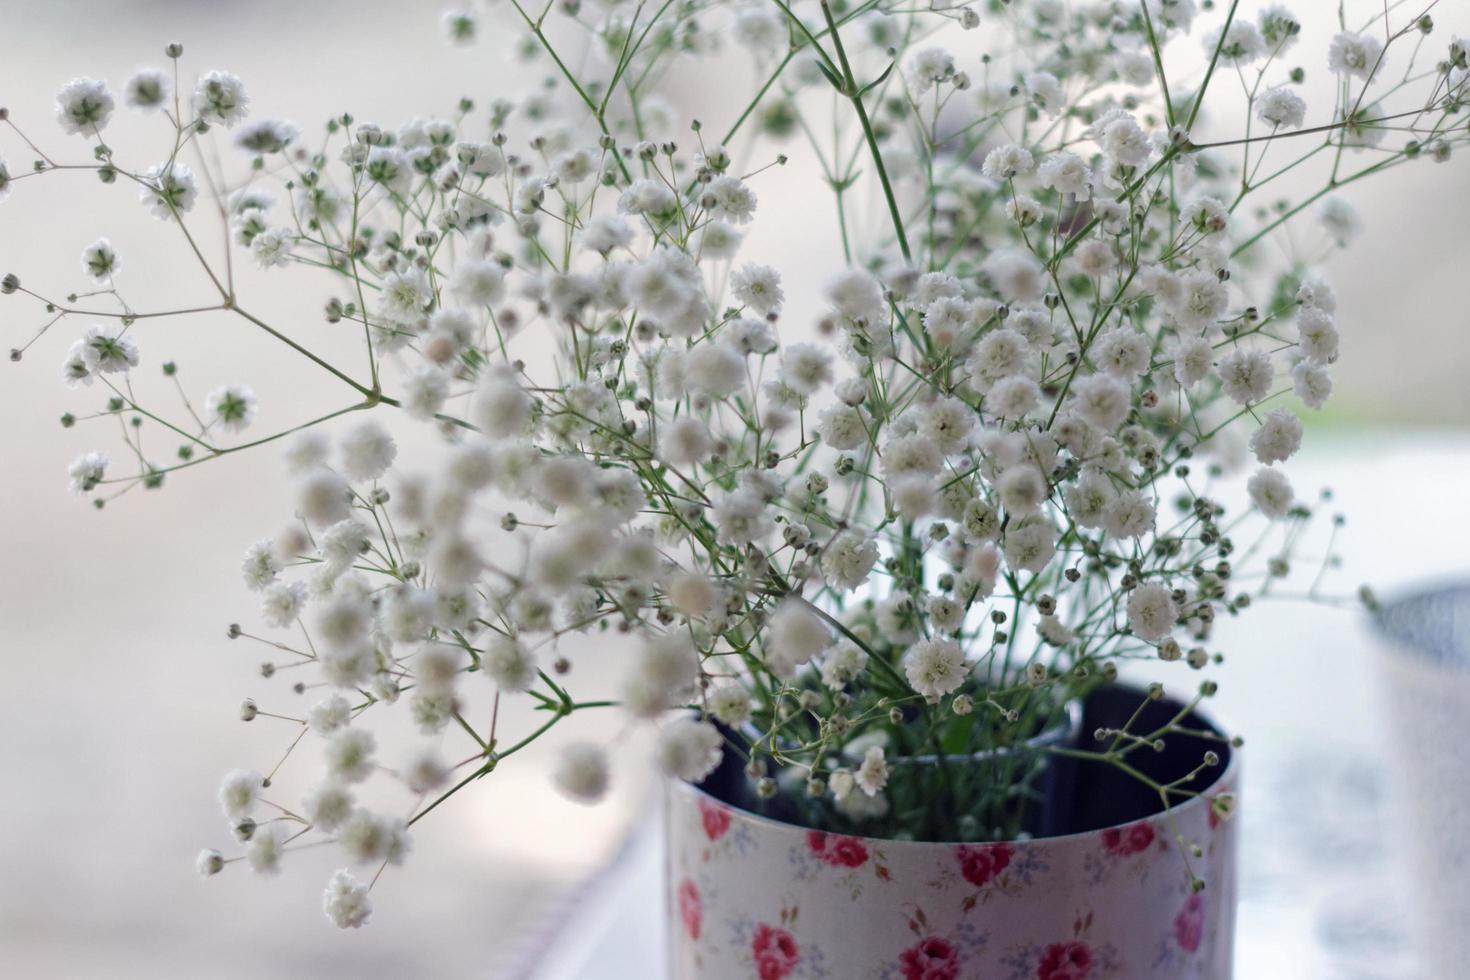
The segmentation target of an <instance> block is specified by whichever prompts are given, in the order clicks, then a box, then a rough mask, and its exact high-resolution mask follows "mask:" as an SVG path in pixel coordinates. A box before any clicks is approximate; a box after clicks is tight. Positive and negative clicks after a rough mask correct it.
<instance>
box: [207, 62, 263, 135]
mask: <svg viewBox="0 0 1470 980" xmlns="http://www.w3.org/2000/svg"><path fill="white" fill-rule="evenodd" d="M249 104H250V99H249V97H248V96H246V94H245V84H244V83H243V82H241V81H240V79H238V78H236V77H235V76H234V75H231V74H230V73H229V72H223V71H212V72H208V73H206V74H205V75H204V76H203V77H202V78H200V79H199V84H198V85H196V86H195V87H194V113H195V115H197V116H198V117H199V118H200V119H203V120H204V121H205V122H210V123H219V124H220V125H222V126H225V127H230V126H233V125H235V123H237V122H239V121H240V120H241V119H244V118H245V114H246V109H245V107H246V106H247V105H249Z"/></svg>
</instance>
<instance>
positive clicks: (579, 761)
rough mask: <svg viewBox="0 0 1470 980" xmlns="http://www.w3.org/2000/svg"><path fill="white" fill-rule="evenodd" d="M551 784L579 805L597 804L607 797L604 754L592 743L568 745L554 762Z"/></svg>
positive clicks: (607, 779) (606, 773)
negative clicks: (554, 784)
mask: <svg viewBox="0 0 1470 980" xmlns="http://www.w3.org/2000/svg"><path fill="white" fill-rule="evenodd" d="M552 781H553V782H555V783H556V788H557V789H559V790H561V791H562V792H563V793H565V794H566V795H567V796H569V797H570V798H572V799H574V800H576V801H577V802H578V803H596V802H597V801H598V800H600V799H602V798H603V796H605V795H607V786H608V781H609V776H608V766H607V753H606V752H605V751H604V750H603V748H602V746H600V745H596V744H593V743H592V742H573V743H572V744H570V745H567V746H566V747H564V748H563V749H562V751H561V756H560V758H559V759H558V760H557V764H556V768H555V770H553V772H552Z"/></svg>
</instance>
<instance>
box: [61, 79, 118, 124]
mask: <svg viewBox="0 0 1470 980" xmlns="http://www.w3.org/2000/svg"><path fill="white" fill-rule="evenodd" d="M116 104H117V103H115V102H114V101H113V99H112V93H110V92H108V91H107V86H106V85H105V84H104V83H102V82H99V81H96V80H94V79H91V78H74V79H72V80H71V81H69V82H67V83H66V85H64V86H63V87H62V89H61V91H60V92H58V93H57V94H56V120H57V122H59V123H61V128H62V130H63V131H64V132H67V133H80V134H81V135H83V136H90V135H93V134H95V133H99V132H101V131H102V130H103V129H104V128H105V127H106V126H107V121H108V120H109V119H111V118H112V110H113V108H114V107H115V106H116Z"/></svg>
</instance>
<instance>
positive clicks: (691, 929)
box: [679, 878, 704, 939]
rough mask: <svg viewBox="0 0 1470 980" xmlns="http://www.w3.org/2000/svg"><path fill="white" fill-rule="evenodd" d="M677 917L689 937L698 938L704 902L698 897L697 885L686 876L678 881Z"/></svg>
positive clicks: (702, 918)
mask: <svg viewBox="0 0 1470 980" xmlns="http://www.w3.org/2000/svg"><path fill="white" fill-rule="evenodd" d="M679 919H680V920H681V921H682V922H683V923H684V931H685V932H687V933H688V934H689V938H690V939H698V938H699V927H700V923H701V922H702V921H703V920H704V903H703V902H701V901H700V898H699V886H698V885H696V884H694V882H692V881H690V880H689V879H688V878H685V879H684V880H683V881H681V882H680V883H679Z"/></svg>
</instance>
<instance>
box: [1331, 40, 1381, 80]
mask: <svg viewBox="0 0 1470 980" xmlns="http://www.w3.org/2000/svg"><path fill="white" fill-rule="evenodd" d="M1382 55H1383V42H1382V41H1380V40H1378V38H1376V37H1374V36H1373V35H1371V34H1353V33H1351V32H1349V31H1344V32H1342V33H1340V34H1337V35H1336V36H1334V37H1333V39H1332V43H1331V44H1329V45H1328V46H1327V67H1328V68H1329V69H1330V70H1331V71H1333V72H1336V73H1337V74H1339V75H1348V76H1354V75H1355V76H1357V77H1358V78H1368V77H1370V76H1371V75H1372V74H1373V72H1374V71H1375V70H1376V69H1377V68H1378V62H1379V58H1380V57H1381V56H1382Z"/></svg>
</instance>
